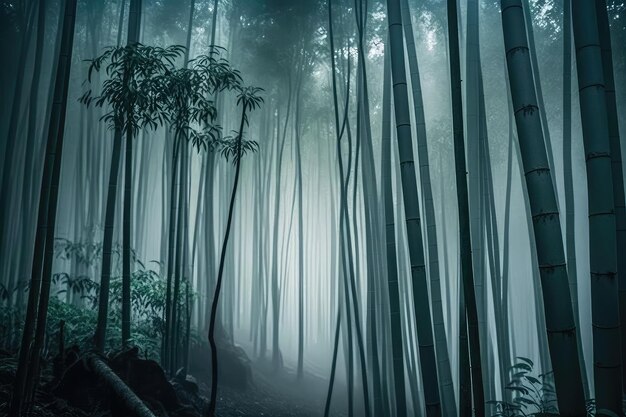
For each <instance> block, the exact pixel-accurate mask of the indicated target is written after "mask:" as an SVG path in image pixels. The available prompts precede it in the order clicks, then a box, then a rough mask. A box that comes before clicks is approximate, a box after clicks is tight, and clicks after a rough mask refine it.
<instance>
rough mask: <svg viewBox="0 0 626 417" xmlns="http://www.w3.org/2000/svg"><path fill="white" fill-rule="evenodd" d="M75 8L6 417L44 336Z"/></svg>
mask: <svg viewBox="0 0 626 417" xmlns="http://www.w3.org/2000/svg"><path fill="white" fill-rule="evenodd" d="M76 3H77V0H67V1H66V2H65V7H64V19H63V26H62V28H61V30H62V37H61V48H60V50H59V55H58V56H57V73H56V78H55V81H54V96H53V102H52V109H51V117H50V124H49V126H48V135H47V142H46V158H45V165H44V170H43V177H42V182H41V193H40V196H39V208H38V220H37V232H36V236H35V251H34V257H33V268H32V275H31V285H30V289H29V294H28V307H27V310H26V318H25V320H26V321H25V325H24V330H23V332H22V344H21V346H20V351H19V356H18V365H17V370H16V376H15V382H14V385H13V394H12V398H11V405H10V409H9V416H11V417H19V416H20V415H21V413H22V407H23V402H24V400H26V399H28V398H29V397H30V396H31V394H30V393H29V392H25V389H26V388H27V387H28V388H31V389H32V388H33V386H34V385H33V381H34V380H35V378H36V377H37V374H38V365H39V356H40V354H41V349H42V347H43V336H44V335H45V332H44V330H45V327H46V319H47V314H48V300H49V297H50V284H51V280H52V261H53V251H54V230H55V221H56V213H57V201H58V197H59V181H60V177H61V161H62V155H63V153H62V152H63V138H64V130H65V114H66V111H67V95H68V90H69V79H70V68H71V62H72V48H73V45H74V24H75V21H76ZM35 320H36V322H37V328H36V335H35V340H34V341H33V330H35Z"/></svg>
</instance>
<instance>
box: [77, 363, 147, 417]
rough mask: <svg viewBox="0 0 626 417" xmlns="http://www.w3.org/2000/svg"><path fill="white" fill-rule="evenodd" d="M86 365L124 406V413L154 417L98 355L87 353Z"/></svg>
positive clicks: (141, 416)
mask: <svg viewBox="0 0 626 417" xmlns="http://www.w3.org/2000/svg"><path fill="white" fill-rule="evenodd" d="M85 360H86V363H87V366H88V367H89V368H90V369H91V371H92V372H93V373H94V374H96V375H97V376H98V378H100V380H101V381H102V382H103V383H104V384H105V385H106V387H107V388H109V389H110V390H111V393H112V394H113V395H114V396H115V399H116V400H117V401H119V404H120V405H121V406H123V407H124V409H125V411H126V412H127V414H126V415H128V416H134V417H155V415H154V414H153V413H152V411H150V409H149V408H148V407H146V405H145V404H144V403H143V401H141V399H140V398H139V397H137V395H136V394H135V393H134V392H133V391H132V390H131V389H130V388H129V387H128V385H126V383H125V382H124V381H122V380H121V379H120V377H119V376H117V374H116V373H115V372H113V370H111V368H110V367H109V365H107V364H106V363H105V362H104V361H103V360H102V359H101V358H100V357H99V356H97V355H95V354H89V355H87V356H86V358H85Z"/></svg>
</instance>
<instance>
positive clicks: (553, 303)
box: [501, 0, 585, 416]
mask: <svg viewBox="0 0 626 417" xmlns="http://www.w3.org/2000/svg"><path fill="white" fill-rule="evenodd" d="M501 9H502V27H503V31H504V44H505V50H506V58H507V67H508V74H509V83H510V86H511V99H512V101H513V111H514V114H515V122H516V125H517V132H518V140H519V146H520V151H521V155H522V163H523V166H524V176H525V179H526V184H527V187H528V197H529V200H530V210H531V215H532V219H533V231H534V237H535V240H536V251H537V259H538V263H539V270H540V275H541V283H542V290H543V300H544V303H543V305H544V309H545V320H546V328H547V334H548V344H549V347H550V357H551V359H552V366H553V371H554V382H555V387H556V393H557V399H558V405H559V410H560V413H561V415H563V416H583V415H585V403H584V395H583V386H582V379H581V376H580V365H579V362H578V345H577V342H576V338H577V337H578V335H577V331H576V325H575V321H574V315H573V310H572V303H571V298H570V294H569V283H568V280H567V270H566V266H565V255H564V251H563V241H562V235H561V224H560V222H559V211H558V207H557V202H556V190H555V189H554V185H553V184H554V183H553V180H552V178H551V174H550V167H549V164H548V157H547V153H546V148H545V146H546V145H545V142H544V140H543V137H544V136H543V131H542V125H541V119H540V113H539V108H538V104H537V96H536V93H535V91H536V90H535V87H534V79H533V72H532V66H531V60H530V55H529V49H528V42H527V38H526V26H525V23H524V11H523V9H522V3H521V1H520V0H502V2H501Z"/></svg>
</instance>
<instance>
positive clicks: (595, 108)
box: [572, 1, 624, 415]
mask: <svg viewBox="0 0 626 417" xmlns="http://www.w3.org/2000/svg"><path fill="white" fill-rule="evenodd" d="M572 24H573V27H574V43H575V45H576V64H577V68H578V92H579V97H580V115H581V121H582V132H583V141H584V145H585V156H586V166H587V198H588V204H589V252H590V258H591V259H590V271H591V312H592V321H593V356H594V380H595V383H596V384H595V392H596V405H597V407H598V409H608V410H610V411H612V412H614V413H616V414H618V415H619V414H620V413H621V412H622V371H621V366H622V364H621V361H622V358H621V352H620V322H619V315H620V312H619V293H618V282H617V279H616V278H615V275H616V273H617V272H618V271H617V259H616V256H617V242H616V221H615V202H616V201H615V199H614V189H615V188H614V181H613V178H612V177H613V173H614V172H613V170H612V166H611V165H612V162H613V161H612V158H611V150H612V149H611V140H610V136H611V129H610V127H609V123H608V111H607V100H606V94H605V90H606V88H605V80H604V71H603V63H602V48H601V44H600V42H601V40H600V36H599V33H598V32H599V31H598V19H597V11H596V7H595V5H594V2H590V1H587V2H584V1H574V2H573V3H572ZM616 151H619V150H618V149H617V150H616ZM617 158H619V157H617ZM622 191H623V188H622ZM622 201H623V200H622ZM618 204H619V203H618ZM622 213H623V212H622ZM620 257H621V258H623V257H624V256H623V253H622V254H621V255H620Z"/></svg>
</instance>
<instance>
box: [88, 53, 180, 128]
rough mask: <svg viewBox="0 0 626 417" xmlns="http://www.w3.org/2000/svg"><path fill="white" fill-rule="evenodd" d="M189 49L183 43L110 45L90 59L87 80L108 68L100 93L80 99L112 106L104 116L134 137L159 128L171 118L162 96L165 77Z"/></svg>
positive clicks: (96, 104) (114, 125)
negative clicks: (142, 131) (165, 45)
mask: <svg viewBox="0 0 626 417" xmlns="http://www.w3.org/2000/svg"><path fill="white" fill-rule="evenodd" d="M184 51H185V48H184V47H182V46H180V45H173V46H168V47H167V48H160V47H156V46H148V45H142V44H140V43H135V44H131V45H127V46H120V47H109V48H107V49H106V50H105V51H104V53H103V54H102V55H100V56H99V57H97V58H95V59H93V60H91V61H90V65H89V72H88V77H87V81H88V82H89V83H91V82H92V76H93V73H94V72H100V71H101V70H102V69H104V73H105V75H106V77H107V79H106V80H105V81H104V82H103V83H102V86H101V89H100V92H99V93H98V94H96V95H94V93H93V92H92V90H91V89H89V90H87V91H86V92H85V93H84V94H83V95H82V96H81V97H80V100H79V101H80V102H81V103H83V104H85V105H87V106H89V105H91V104H92V103H93V104H94V105H95V106H97V107H104V106H105V105H106V106H108V108H109V109H110V110H109V111H108V112H107V113H105V115H104V116H103V117H102V119H103V120H104V121H105V122H106V123H107V124H108V125H109V127H111V128H114V129H119V130H120V131H122V133H128V132H130V133H131V134H132V135H133V136H134V135H136V134H137V132H138V131H139V130H140V129H143V128H145V127H147V126H149V127H151V128H153V129H156V128H157V127H158V126H162V125H163V124H164V122H165V121H166V119H167V110H166V108H165V103H164V102H163V100H161V98H162V94H161V92H162V88H163V77H164V76H165V75H166V74H169V73H171V72H173V71H175V69H176V67H175V61H176V60H177V59H178V58H180V57H181V56H182V55H183V53H184Z"/></svg>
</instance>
